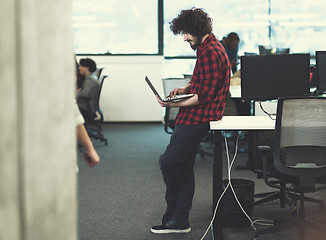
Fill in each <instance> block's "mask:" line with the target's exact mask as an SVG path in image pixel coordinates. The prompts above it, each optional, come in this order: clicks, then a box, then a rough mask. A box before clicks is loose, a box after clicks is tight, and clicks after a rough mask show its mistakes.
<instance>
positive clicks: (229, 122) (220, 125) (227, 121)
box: [210, 116, 275, 240]
mask: <svg viewBox="0 0 326 240" xmlns="http://www.w3.org/2000/svg"><path fill="white" fill-rule="evenodd" d="M274 129H275V121H274V120H272V119H271V118H270V117H268V116H224V117H223V118H222V120H220V121H212V122H210V130H212V131H214V163H213V206H214V207H213V209H215V206H216V203H217V200H218V198H219V196H220V195H221V194H222V192H223V186H222V181H223V173H222V169H223V166H222V159H223V158H222V146H221V131H227V130H230V131H232V130H236V131H252V130H254V131H255V130H256V131H257V130H274ZM222 222H223V219H222V218H221V208H219V209H218V210H217V213H216V217H215V219H214V222H213V234H214V238H215V239H219V240H223V239H224V236H223V225H222Z"/></svg>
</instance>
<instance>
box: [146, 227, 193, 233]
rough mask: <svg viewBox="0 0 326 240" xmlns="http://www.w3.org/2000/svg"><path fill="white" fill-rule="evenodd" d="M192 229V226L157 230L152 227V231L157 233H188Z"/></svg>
mask: <svg viewBox="0 0 326 240" xmlns="http://www.w3.org/2000/svg"><path fill="white" fill-rule="evenodd" d="M190 231H191V228H190V227H189V228H186V229H162V230H155V229H152V228H151V232H152V233H157V234H164V233H188V232H190Z"/></svg>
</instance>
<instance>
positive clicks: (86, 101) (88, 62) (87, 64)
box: [76, 58, 100, 123]
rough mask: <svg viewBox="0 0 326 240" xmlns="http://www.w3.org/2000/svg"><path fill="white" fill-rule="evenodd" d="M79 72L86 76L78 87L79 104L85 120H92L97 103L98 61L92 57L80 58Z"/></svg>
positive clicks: (98, 85)
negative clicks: (96, 72)
mask: <svg viewBox="0 0 326 240" xmlns="http://www.w3.org/2000/svg"><path fill="white" fill-rule="evenodd" d="M78 70H79V73H80V74H81V75H82V76H84V77H85V81H84V83H83V85H82V87H81V88H78V89H77V95H76V98H77V104H78V108H79V110H80V113H81V114H82V115H83V117H84V119H85V122H86V123H87V122H89V121H92V114H94V113H95V111H96V109H95V104H96V96H97V92H98V88H99V87H100V84H99V82H98V79H97V76H96V74H95V71H96V63H95V62H94V61H93V60H92V59H90V58H82V59H80V60H79V67H78Z"/></svg>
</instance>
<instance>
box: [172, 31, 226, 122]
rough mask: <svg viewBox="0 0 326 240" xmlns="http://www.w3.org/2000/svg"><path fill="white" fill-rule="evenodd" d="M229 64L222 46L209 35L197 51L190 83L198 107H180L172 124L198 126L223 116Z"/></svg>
mask: <svg viewBox="0 0 326 240" xmlns="http://www.w3.org/2000/svg"><path fill="white" fill-rule="evenodd" d="M230 72H231V70H230V62H229V60H228V57H227V54H226V52H225V50H224V47H223V46H222V44H221V43H220V42H218V41H217V39H216V37H215V36H214V35H213V34H212V35H210V36H209V37H208V38H207V39H206V40H205V41H204V42H203V43H202V44H201V45H200V46H199V48H198V50H197V62H196V66H195V69H194V72H193V77H192V80H191V90H190V92H191V93H195V94H197V95H198V101H199V105H198V106H191V107H184V108H180V110H179V113H178V115H177V117H176V124H177V125H178V124H183V125H198V124H206V123H208V122H209V121H213V120H219V119H221V118H222V116H223V112H224V107H225V102H226V98H227V96H228V93H229V86H230Z"/></svg>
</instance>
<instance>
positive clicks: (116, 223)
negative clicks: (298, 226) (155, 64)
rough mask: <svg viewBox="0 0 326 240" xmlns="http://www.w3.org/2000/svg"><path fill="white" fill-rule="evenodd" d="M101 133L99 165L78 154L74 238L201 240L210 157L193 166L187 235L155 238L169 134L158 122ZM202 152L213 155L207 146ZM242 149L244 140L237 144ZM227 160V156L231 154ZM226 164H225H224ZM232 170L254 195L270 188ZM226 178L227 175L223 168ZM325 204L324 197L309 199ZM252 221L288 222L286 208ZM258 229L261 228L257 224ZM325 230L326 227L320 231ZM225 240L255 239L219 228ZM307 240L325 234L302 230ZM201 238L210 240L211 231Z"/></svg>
mask: <svg viewBox="0 0 326 240" xmlns="http://www.w3.org/2000/svg"><path fill="white" fill-rule="evenodd" d="M103 128H104V129H103V133H104V135H105V136H106V137H107V139H108V140H109V145H108V146H103V144H102V143H100V142H98V141H94V145H95V146H96V150H97V151H98V153H99V155H100V156H101V163H100V164H99V165H97V166H96V167H95V168H92V169H91V168H88V167H87V166H86V164H85V163H84V160H83V159H82V158H81V155H80V154H79V155H78V159H79V160H78V161H79V162H78V165H79V173H78V205H79V211H78V235H79V237H78V239H79V240H118V239H121V240H127V239H131V240H161V239H162V240H163V239H166V240H185V239H189V240H192V239H194V240H200V239H201V238H202V236H203V235H204V233H205V231H206V229H207V227H208V226H209V223H210V221H211V218H212V163H213V159H212V157H210V156H205V157H204V158H202V157H200V156H199V155H197V159H196V164H195V177H196V190H195V196H194V201H193V207H192V210H191V214H190V224H191V228H192V231H191V233H188V234H171V235H155V234H152V233H151V232H150V227H151V226H152V225H157V224H159V223H160V219H161V217H162V214H163V213H164V211H165V201H164V191H165V186H164V183H163V180H162V176H161V172H160V169H159V165H158V159H159V157H160V155H161V154H162V153H163V152H164V150H165V147H166V145H167V144H168V142H169V138H170V135H168V134H166V133H165V132H164V130H163V125H162V124H159V123H109V124H104V126H103ZM202 146H203V149H204V150H205V151H210V152H211V151H212V146H211V144H210V143H208V142H204V143H203V144H202ZM242 146H245V142H242ZM231 157H232V154H231ZM247 159H248V156H247V154H246V153H242V154H241V153H240V154H239V155H238V157H237V158H236V161H235V168H236V169H237V167H238V166H242V165H244V164H245V163H246V161H247ZM224 166H226V160H224ZM236 169H234V170H232V178H240V179H249V180H253V181H255V192H256V193H258V192H266V191H269V190H271V189H270V188H269V187H267V186H266V185H265V184H264V183H263V182H262V181H261V180H257V179H256V175H255V174H254V173H252V172H251V171H249V170H236ZM224 171H225V176H226V169H224ZM311 196H313V197H314V198H318V199H322V200H326V193H325V191H324V192H319V193H317V194H314V195H311ZM307 215H313V217H320V215H321V214H320V213H319V212H318V209H317V205H315V204H311V205H309V204H307ZM252 218H254V219H257V218H258V219H261V218H264V219H288V218H290V209H289V208H288V207H287V208H284V209H281V208H280V207H279V203H277V202H275V203H272V204H267V205H266V204H265V205H261V206H257V207H255V208H254V211H253V214H252ZM258 227H259V228H261V227H260V226H258ZM325 229H326V227H325ZM224 235H225V236H224V239H225V240H232V239H235V240H242V239H243V240H249V239H252V238H253V236H254V231H253V229H252V228H251V227H241V228H230V227H224ZM306 235H307V238H306V239H307V240H320V239H326V237H325V236H326V232H324V233H321V232H318V231H315V230H308V231H307V234H306ZM204 239H205V240H211V239H213V238H212V234H211V231H209V232H208V234H207V236H206V237H205V238H204ZM260 239H261V240H271V239H288V240H292V239H293V240H294V239H297V234H296V230H288V231H285V232H278V233H273V234H266V235H263V236H261V237H260Z"/></svg>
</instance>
